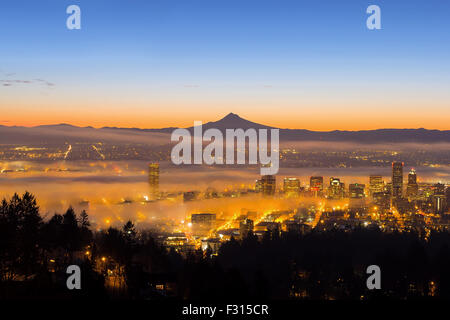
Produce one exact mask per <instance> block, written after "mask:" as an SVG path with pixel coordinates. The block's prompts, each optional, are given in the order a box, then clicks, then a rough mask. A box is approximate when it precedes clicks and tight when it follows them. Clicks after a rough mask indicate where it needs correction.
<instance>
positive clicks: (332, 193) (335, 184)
mask: <svg viewBox="0 0 450 320" xmlns="http://www.w3.org/2000/svg"><path fill="white" fill-rule="evenodd" d="M344 188H345V185H344V183H342V182H341V180H340V179H339V178H333V177H331V178H330V186H329V187H328V197H329V198H330V199H342V198H343V197H344Z"/></svg>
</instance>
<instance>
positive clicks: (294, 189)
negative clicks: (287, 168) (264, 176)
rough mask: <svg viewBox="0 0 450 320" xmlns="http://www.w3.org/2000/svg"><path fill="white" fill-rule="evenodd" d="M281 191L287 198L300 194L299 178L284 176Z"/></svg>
mask: <svg viewBox="0 0 450 320" xmlns="http://www.w3.org/2000/svg"><path fill="white" fill-rule="evenodd" d="M283 191H284V194H285V196H286V197H287V198H295V197H298V196H299V195H300V180H299V179H297V178H284V181H283Z"/></svg>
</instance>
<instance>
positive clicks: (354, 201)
mask: <svg viewBox="0 0 450 320" xmlns="http://www.w3.org/2000/svg"><path fill="white" fill-rule="evenodd" d="M364 188H365V185H364V184H360V183H351V184H349V186H348V191H349V192H348V193H349V196H350V201H349V208H350V209H357V208H363V207H364V206H365V194H364Z"/></svg>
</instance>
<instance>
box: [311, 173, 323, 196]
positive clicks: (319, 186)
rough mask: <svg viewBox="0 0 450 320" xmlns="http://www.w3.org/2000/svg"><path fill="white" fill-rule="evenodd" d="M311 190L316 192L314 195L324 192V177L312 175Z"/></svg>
mask: <svg viewBox="0 0 450 320" xmlns="http://www.w3.org/2000/svg"><path fill="white" fill-rule="evenodd" d="M309 191H311V192H313V193H314V196H316V197H317V196H318V195H319V194H321V193H322V192H323V177H319V176H316V177H311V178H309Z"/></svg>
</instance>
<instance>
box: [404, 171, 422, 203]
mask: <svg viewBox="0 0 450 320" xmlns="http://www.w3.org/2000/svg"><path fill="white" fill-rule="evenodd" d="M418 191H419V185H418V184H417V175H416V171H415V170H414V169H411V171H410V172H409V174H408V185H407V186H406V196H407V197H409V198H415V197H416V196H417V193H418Z"/></svg>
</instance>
